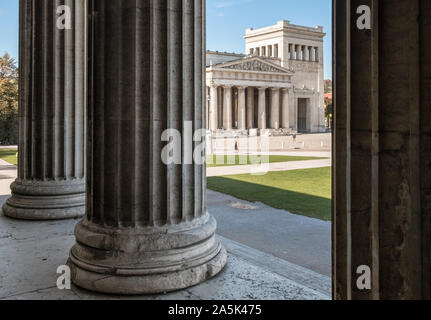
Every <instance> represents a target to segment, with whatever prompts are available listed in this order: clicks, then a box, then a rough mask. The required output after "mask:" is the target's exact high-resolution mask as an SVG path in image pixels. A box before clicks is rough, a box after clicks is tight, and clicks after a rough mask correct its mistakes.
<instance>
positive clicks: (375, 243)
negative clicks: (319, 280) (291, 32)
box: [334, 0, 431, 299]
mask: <svg viewBox="0 0 431 320" xmlns="http://www.w3.org/2000/svg"><path fill="white" fill-rule="evenodd" d="M360 5H368V6H370V7H371V10H372V29H371V30H359V29H358V28H357V26H356V19H357V18H359V15H358V14H356V10H357V8H358V7H359V6H360ZM334 10H335V11H334V13H335V15H334V16H335V25H334V27H335V40H334V43H335V52H336V57H335V68H334V70H335V77H334V80H335V114H336V117H335V131H334V146H335V150H334V159H335V163H334V165H335V170H334V172H335V173H334V297H335V298H336V299H420V298H427V299H429V298H431V290H430V283H431V282H430V275H431V269H430V266H431V265H430V260H431V259H430V256H431V246H430V244H431V223H430V222H431V151H430V150H431V148H430V147H431V141H430V132H431V130H430V129H431V126H430V123H431V111H430V108H429V105H430V91H431V83H430V74H431V72H430V63H431V46H430V45H431V41H430V38H429V36H428V35H429V34H430V32H431V24H430V18H431V4H430V3H429V1H419V0H390V1H389V0H380V1H377V0H366V1H359V0H348V1H345V0H336V1H335V2H334ZM362 265H365V266H369V267H370V268H371V272H372V274H371V279H372V288H371V290H359V289H358V287H357V280H358V277H359V276H360V275H359V274H357V269H358V267H359V266H362Z"/></svg>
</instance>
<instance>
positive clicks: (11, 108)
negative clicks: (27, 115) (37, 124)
mask: <svg viewBox="0 0 431 320" xmlns="http://www.w3.org/2000/svg"><path fill="white" fill-rule="evenodd" d="M17 143H18V68H17V65H16V61H15V59H13V58H11V57H10V56H9V54H7V53H6V54H4V55H3V57H0V144H2V145H12V144H17Z"/></svg>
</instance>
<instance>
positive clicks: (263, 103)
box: [257, 88, 267, 129]
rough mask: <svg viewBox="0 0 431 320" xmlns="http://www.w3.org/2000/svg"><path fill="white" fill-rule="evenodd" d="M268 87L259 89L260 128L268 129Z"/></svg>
mask: <svg viewBox="0 0 431 320" xmlns="http://www.w3.org/2000/svg"><path fill="white" fill-rule="evenodd" d="M266 89H267V88H258V90H259V105H258V112H259V116H258V124H257V125H258V129H266Z"/></svg>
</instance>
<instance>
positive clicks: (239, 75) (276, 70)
mask: <svg viewBox="0 0 431 320" xmlns="http://www.w3.org/2000/svg"><path fill="white" fill-rule="evenodd" d="M324 37H325V33H324V32H323V28H322V27H316V28H309V27H302V26H297V25H293V24H290V22H289V21H280V22H278V23H277V24H276V25H275V26H271V27H266V28H261V29H247V30H246V33H245V36H244V39H245V47H246V53H247V54H231V53H220V52H213V51H208V52H207V57H206V64H207V70H206V80H207V91H206V92H207V106H206V107H207V112H206V114H207V128H208V129H209V130H210V131H212V132H213V133H215V132H223V133H225V134H226V133H232V135H236V136H238V135H256V134H261V135H262V134H270V135H283V134H288V133H291V132H307V133H315V132H323V131H325V111H324V78H323V76H324V66H323V38H324Z"/></svg>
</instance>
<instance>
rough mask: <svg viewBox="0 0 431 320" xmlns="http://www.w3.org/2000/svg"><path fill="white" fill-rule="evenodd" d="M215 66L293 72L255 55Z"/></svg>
mask: <svg viewBox="0 0 431 320" xmlns="http://www.w3.org/2000/svg"><path fill="white" fill-rule="evenodd" d="M215 68H219V69H227V70H238V71H252V72H270V73H280V74H285V75H292V74H293V72H292V71H290V70H288V69H285V68H283V67H280V66H278V65H276V64H274V63H272V62H269V61H265V60H264V59H261V58H257V57H254V58H247V59H240V60H235V61H232V62H227V63H223V64H219V65H217V66H215Z"/></svg>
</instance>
